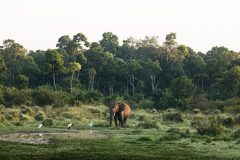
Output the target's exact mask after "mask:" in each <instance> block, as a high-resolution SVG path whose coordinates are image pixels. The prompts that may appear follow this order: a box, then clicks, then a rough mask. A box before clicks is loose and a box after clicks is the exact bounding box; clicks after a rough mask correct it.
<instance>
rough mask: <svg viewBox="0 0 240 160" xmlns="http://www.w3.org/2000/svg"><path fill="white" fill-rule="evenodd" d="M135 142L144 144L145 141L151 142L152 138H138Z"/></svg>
mask: <svg viewBox="0 0 240 160" xmlns="http://www.w3.org/2000/svg"><path fill="white" fill-rule="evenodd" d="M137 140H138V141H144V142H146V141H152V138H151V137H140V138H138V139H137Z"/></svg>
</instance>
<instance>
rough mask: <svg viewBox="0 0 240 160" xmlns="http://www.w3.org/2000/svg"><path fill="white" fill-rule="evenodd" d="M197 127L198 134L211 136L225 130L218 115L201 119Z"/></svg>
mask: <svg viewBox="0 0 240 160" xmlns="http://www.w3.org/2000/svg"><path fill="white" fill-rule="evenodd" d="M196 128H197V133H198V134H200V135H209V136H216V135H220V134H221V133H222V132H223V131H224V128H223V127H222V124H221V122H220V121H219V120H218V119H217V118H216V117H209V119H205V120H203V121H199V122H198V124H197V127H196Z"/></svg>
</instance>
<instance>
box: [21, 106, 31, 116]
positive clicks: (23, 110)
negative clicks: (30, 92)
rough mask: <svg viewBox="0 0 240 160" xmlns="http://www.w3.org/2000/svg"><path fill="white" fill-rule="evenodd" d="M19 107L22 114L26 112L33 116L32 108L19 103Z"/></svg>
mask: <svg viewBox="0 0 240 160" xmlns="http://www.w3.org/2000/svg"><path fill="white" fill-rule="evenodd" d="M20 109H21V113H22V114H28V115H30V116H33V114H34V111H33V110H32V108H30V107H28V106H26V105H21V107H20Z"/></svg>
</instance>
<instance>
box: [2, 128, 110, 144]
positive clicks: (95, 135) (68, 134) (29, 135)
mask: <svg viewBox="0 0 240 160" xmlns="http://www.w3.org/2000/svg"><path fill="white" fill-rule="evenodd" d="M110 137H111V135H109V134H106V133H100V132H98V131H94V130H84V131H64V132H63V131H57V132H48V131H19V132H16V133H9V134H0V141H8V142H19V143H26V144H49V143H51V138H63V139H104V138H110Z"/></svg>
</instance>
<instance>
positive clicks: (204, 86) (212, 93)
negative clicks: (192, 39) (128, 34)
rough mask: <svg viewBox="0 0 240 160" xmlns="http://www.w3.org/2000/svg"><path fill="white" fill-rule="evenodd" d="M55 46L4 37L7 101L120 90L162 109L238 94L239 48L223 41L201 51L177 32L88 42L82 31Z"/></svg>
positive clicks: (72, 99) (1, 62) (77, 97)
mask: <svg viewBox="0 0 240 160" xmlns="http://www.w3.org/2000/svg"><path fill="white" fill-rule="evenodd" d="M56 47H57V48H56V49H48V50H46V51H43V50H37V51H29V52H28V51H27V50H26V49H25V48H24V47H23V46H22V45H21V44H18V43H16V42H15V41H14V40H10V39H8V40H5V41H3V44H2V46H1V47H0V82H1V87H0V88H1V97H0V101H1V103H2V104H4V105H8V106H11V105H15V104H18V103H17V102H16V101H14V100H13V99H14V98H17V96H16V95H14V93H15V94H17V93H18V94H19V95H21V96H23V93H25V92H27V93H28V94H27V96H26V97H25V99H24V98H20V100H22V102H21V103H27V102H28V103H30V104H33V103H34V104H39V103H36V101H37V100H36V99H38V98H39V97H40V98H41V95H42V94H43V95H45V98H50V99H51V97H54V96H53V95H48V94H50V93H51V92H52V93H51V94H58V95H55V97H56V98H58V99H59V100H54V99H53V100H52V101H51V102H49V104H52V103H54V102H59V101H61V100H63V99H68V100H66V101H65V102H66V103H71V104H74V103H76V102H79V101H81V102H83V101H85V100H86V99H87V102H91V101H92V102H93V101H102V99H103V97H114V96H115V97H116V96H121V97H123V98H124V99H125V100H128V101H129V102H131V103H132V104H134V105H135V106H141V107H151V106H154V107H155V108H158V109H165V108H168V107H179V108H182V109H186V108H188V107H191V106H192V105H193V100H194V99H196V98H199V97H200V99H205V100H206V99H209V100H225V99H230V98H236V97H238V96H240V57H239V52H234V51H232V50H229V49H227V48H225V47H213V48H212V49H211V50H210V51H208V52H207V53H205V54H204V53H201V52H195V51H194V50H193V49H191V48H190V47H188V46H186V45H180V44H178V43H177V42H176V34H175V33H170V34H168V35H167V36H166V38H165V41H164V42H163V44H159V43H158V41H157V37H148V36H146V37H145V38H144V39H140V40H136V39H134V38H128V39H126V40H123V42H122V43H120V42H119V39H118V37H117V36H116V35H114V34H113V33H111V32H106V33H103V36H102V39H101V40H100V41H99V42H93V43H90V42H89V41H88V39H87V37H86V36H85V35H84V34H82V33H78V34H76V35H74V36H73V37H70V36H68V35H64V36H62V37H60V38H59V39H58V42H57V43H56ZM53 91H54V92H53ZM55 91H57V92H55ZM60 93H63V94H60ZM38 94H39V95H38ZM24 95H25V94H24ZM36 95H38V96H36ZM60 95H64V96H63V97H65V98H63V97H61V96H60ZM43 97H44V96H43ZM59 97H60V98H59ZM23 99H24V101H23ZM40 101H43V103H44V102H45V100H44V99H43V100H40ZM65 102H63V104H64V103H65ZM21 103H20V104H21ZM40 105H41V104H40ZM44 105H45V104H44Z"/></svg>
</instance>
